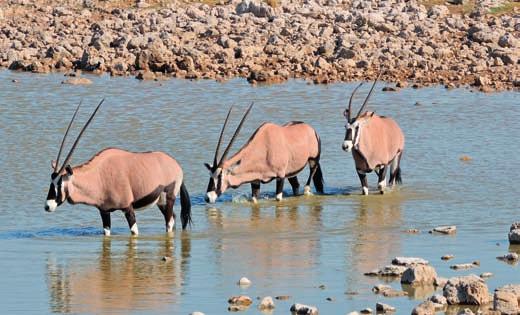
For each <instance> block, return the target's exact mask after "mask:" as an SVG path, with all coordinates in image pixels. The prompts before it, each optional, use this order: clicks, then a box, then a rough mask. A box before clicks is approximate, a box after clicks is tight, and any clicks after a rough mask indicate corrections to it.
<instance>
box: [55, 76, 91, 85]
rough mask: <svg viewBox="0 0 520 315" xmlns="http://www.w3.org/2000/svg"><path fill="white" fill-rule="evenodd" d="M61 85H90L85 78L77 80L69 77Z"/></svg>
mask: <svg viewBox="0 0 520 315" xmlns="http://www.w3.org/2000/svg"><path fill="white" fill-rule="evenodd" d="M61 84H70V85H89V84H92V81H90V80H89V79H87V78H78V77H70V78H68V79H66V80H64V81H62V82H61Z"/></svg>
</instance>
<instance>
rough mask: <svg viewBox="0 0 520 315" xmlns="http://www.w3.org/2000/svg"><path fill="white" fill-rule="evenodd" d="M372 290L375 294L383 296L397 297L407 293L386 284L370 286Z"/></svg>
mask: <svg viewBox="0 0 520 315" xmlns="http://www.w3.org/2000/svg"><path fill="white" fill-rule="evenodd" d="M372 292H374V293H375V294H381V295H383V296H384V297H399V296H406V295H408V293H406V292H405V291H401V290H396V289H394V288H392V287H391V286H389V285H386V284H378V285H376V286H375V287H373V288H372Z"/></svg>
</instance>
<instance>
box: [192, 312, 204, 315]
mask: <svg viewBox="0 0 520 315" xmlns="http://www.w3.org/2000/svg"><path fill="white" fill-rule="evenodd" d="M190 315H205V314H204V313H202V312H192V313H190Z"/></svg>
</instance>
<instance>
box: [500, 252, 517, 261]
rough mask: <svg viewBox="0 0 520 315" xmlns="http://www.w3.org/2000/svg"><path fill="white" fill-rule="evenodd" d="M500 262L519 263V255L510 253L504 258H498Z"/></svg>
mask: <svg viewBox="0 0 520 315" xmlns="http://www.w3.org/2000/svg"><path fill="white" fill-rule="evenodd" d="M497 259H498V260H502V261H507V262H516V261H518V254H517V253H509V254H506V255H504V256H498V257H497Z"/></svg>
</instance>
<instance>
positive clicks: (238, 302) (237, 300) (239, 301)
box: [228, 295, 253, 306]
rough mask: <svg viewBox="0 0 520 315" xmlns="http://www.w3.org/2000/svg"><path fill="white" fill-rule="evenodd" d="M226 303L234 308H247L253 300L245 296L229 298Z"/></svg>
mask: <svg viewBox="0 0 520 315" xmlns="http://www.w3.org/2000/svg"><path fill="white" fill-rule="evenodd" d="M228 303H229V304H231V305H234V306H249V305H251V304H253V299H251V298H250V297H249V296H246V295H238V296H232V297H230V298H229V299H228Z"/></svg>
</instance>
